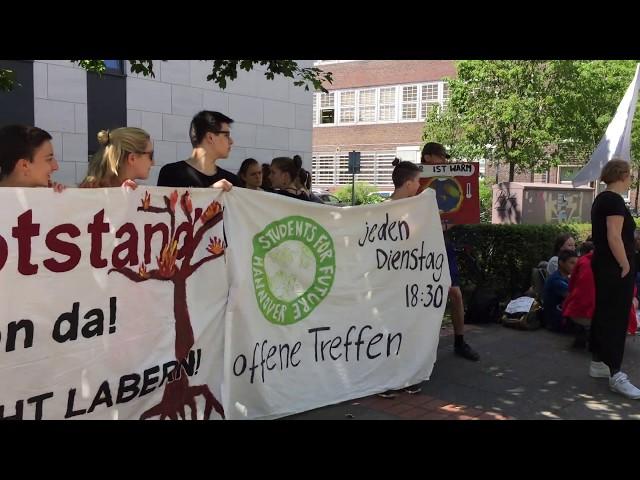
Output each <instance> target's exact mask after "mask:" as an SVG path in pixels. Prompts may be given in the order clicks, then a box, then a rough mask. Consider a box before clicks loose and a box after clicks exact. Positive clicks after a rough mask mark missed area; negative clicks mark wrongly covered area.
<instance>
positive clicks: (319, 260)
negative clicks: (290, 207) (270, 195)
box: [251, 215, 336, 325]
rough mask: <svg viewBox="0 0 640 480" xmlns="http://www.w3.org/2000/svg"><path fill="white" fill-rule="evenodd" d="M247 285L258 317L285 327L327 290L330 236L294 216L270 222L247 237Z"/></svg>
mask: <svg viewBox="0 0 640 480" xmlns="http://www.w3.org/2000/svg"><path fill="white" fill-rule="evenodd" d="M251 267H252V277H253V285H254V287H255V292H256V300H257V302H258V307H259V309H260V311H261V312H262V314H263V315H264V318H265V319H267V320H268V321H269V322H271V323H274V324H276V325H291V324H293V323H296V322H299V321H300V320H302V319H304V318H306V317H307V316H308V315H309V314H310V313H311V312H312V311H313V310H314V309H315V308H316V307H317V306H318V305H319V304H320V303H321V302H322V300H323V299H324V298H325V297H326V296H327V295H328V294H329V292H330V291H331V286H332V285H333V280H334V278H335V271H336V256H335V248H334V245H333V239H332V238H331V235H329V233H328V232H327V231H326V230H325V229H324V228H323V227H322V226H320V225H319V224H318V223H317V222H315V221H313V220H311V219H310V218H306V217H300V216H297V215H294V216H289V217H285V218H283V219H281V220H277V221H275V222H272V223H270V224H269V225H267V226H266V228H265V229H264V230H262V231H261V232H260V233H258V234H256V235H255V236H254V237H253V255H252V260H251Z"/></svg>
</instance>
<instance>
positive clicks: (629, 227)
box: [591, 191, 636, 264]
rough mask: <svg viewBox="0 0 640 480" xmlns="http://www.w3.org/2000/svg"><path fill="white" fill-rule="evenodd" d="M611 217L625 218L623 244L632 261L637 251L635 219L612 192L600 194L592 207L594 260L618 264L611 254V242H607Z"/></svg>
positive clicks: (622, 201)
mask: <svg viewBox="0 0 640 480" xmlns="http://www.w3.org/2000/svg"><path fill="white" fill-rule="evenodd" d="M611 215H620V216H622V217H624V223H623V224H622V243H624V250H625V253H626V254H627V257H628V258H629V259H630V261H631V259H632V258H633V255H634V251H635V249H634V245H633V232H634V231H635V229H636V223H635V222H634V221H633V217H632V216H631V213H630V212H629V209H628V208H627V206H626V205H625V204H624V200H623V199H622V197H621V196H620V195H618V194H617V193H615V192H611V191H604V192H602V193H600V194H598V196H597V197H596V199H595V200H594V202H593V206H592V207H591V229H592V236H593V244H594V246H595V250H594V252H593V258H594V259H596V258H597V259H598V260H604V261H610V262H614V263H615V264H617V263H618V262H617V260H616V259H615V257H614V256H613V253H612V252H611V248H609V241H608V240H607V217H608V216H611Z"/></svg>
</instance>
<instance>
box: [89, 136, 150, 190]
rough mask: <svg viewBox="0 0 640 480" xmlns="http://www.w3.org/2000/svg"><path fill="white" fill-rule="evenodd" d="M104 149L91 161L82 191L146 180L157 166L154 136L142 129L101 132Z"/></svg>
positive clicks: (100, 140)
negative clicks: (154, 156) (152, 137)
mask: <svg viewBox="0 0 640 480" xmlns="http://www.w3.org/2000/svg"><path fill="white" fill-rule="evenodd" d="M98 143H99V144H100V145H101V148H100V150H98V151H97V152H96V154H95V155H94V156H93V158H92V159H91V162H90V163H89V168H88V170H87V176H86V177H85V179H84V180H83V181H82V182H81V183H80V185H79V186H80V188H105V187H120V186H129V187H131V188H134V189H135V188H136V183H135V181H136V180H146V179H147V178H149V172H150V171H151V167H152V166H153V144H152V143H151V136H150V135H149V134H148V133H147V132H146V131H144V130H142V129H141V128H136V127H122V128H116V129H115V130H112V131H109V130H101V131H100V132H99V133H98Z"/></svg>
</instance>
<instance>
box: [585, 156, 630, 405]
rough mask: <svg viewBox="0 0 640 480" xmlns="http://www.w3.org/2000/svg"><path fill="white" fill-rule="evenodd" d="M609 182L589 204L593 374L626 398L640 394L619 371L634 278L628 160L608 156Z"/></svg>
mask: <svg viewBox="0 0 640 480" xmlns="http://www.w3.org/2000/svg"><path fill="white" fill-rule="evenodd" d="M600 179H601V180H602V181H603V182H604V183H606V184H607V189H606V190H605V191H603V192H601V193H600V194H599V195H598V196H597V197H596V199H595V200H594V202H593V206H592V207H591V227H592V232H593V234H592V236H593V243H594V247H595V248H594V253H593V260H592V261H591V268H592V270H593V277H594V280H595V287H596V304H595V311H594V314H593V320H592V323H591V352H592V355H593V358H592V361H591V365H590V368H589V375H590V376H592V377H595V378H608V379H609V388H610V389H611V390H613V391H614V392H617V393H620V394H622V395H624V396H625V397H627V398H632V399H640V389H638V388H636V387H635V386H634V385H633V384H632V383H631V382H630V381H629V378H628V377H627V375H626V374H625V373H623V372H622V371H621V366H622V357H623V355H624V344H625V340H626V334H627V324H628V321H629V309H630V308H631V302H632V299H633V286H634V280H635V265H634V262H633V260H634V252H635V250H634V238H633V235H634V231H635V228H636V225H635V222H634V220H633V217H632V216H631V213H630V212H629V209H628V208H627V206H626V205H625V203H624V199H623V198H622V193H624V192H627V191H629V187H630V185H631V171H630V168H629V162H626V161H624V160H617V159H614V160H611V161H609V162H608V163H607V164H606V165H605V166H604V168H603V169H602V173H601V175H600Z"/></svg>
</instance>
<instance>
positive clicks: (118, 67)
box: [104, 60, 124, 75]
mask: <svg viewBox="0 0 640 480" xmlns="http://www.w3.org/2000/svg"><path fill="white" fill-rule="evenodd" d="M104 65H105V67H107V69H106V73H112V74H116V75H124V61H123V60H105V61H104Z"/></svg>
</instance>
